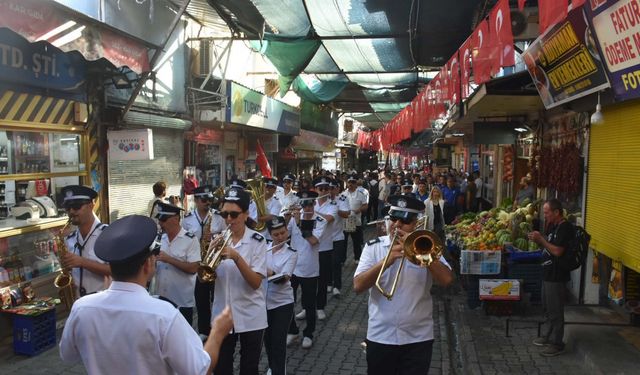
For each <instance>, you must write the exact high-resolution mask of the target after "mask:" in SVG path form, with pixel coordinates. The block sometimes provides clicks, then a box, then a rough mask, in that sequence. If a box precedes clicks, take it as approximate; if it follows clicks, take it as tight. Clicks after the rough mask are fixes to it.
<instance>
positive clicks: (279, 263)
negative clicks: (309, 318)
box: [263, 214, 298, 375]
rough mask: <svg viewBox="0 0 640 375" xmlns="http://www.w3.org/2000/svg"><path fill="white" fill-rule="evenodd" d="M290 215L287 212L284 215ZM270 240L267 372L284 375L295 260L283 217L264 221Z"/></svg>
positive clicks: (291, 309)
mask: <svg viewBox="0 0 640 375" xmlns="http://www.w3.org/2000/svg"><path fill="white" fill-rule="evenodd" d="M288 215H289V216H290V214H288ZM266 224H267V228H268V229H269V233H270V234H271V238H272V239H273V241H272V242H271V250H270V251H267V276H268V277H269V279H268V281H267V280H265V281H263V283H264V284H265V285H264V286H265V288H266V290H267V321H268V323H269V326H268V327H267V329H266V331H265V333H264V344H265V349H266V351H267V358H268V360H269V369H270V370H271V375H285V374H286V370H285V369H286V362H287V331H288V330H289V325H290V324H291V320H292V319H293V303H294V300H293V288H292V287H291V281H290V279H291V275H293V270H294V269H295V266H296V262H297V261H298V254H297V252H296V250H294V249H293V248H291V246H289V244H288V243H287V240H288V239H289V231H288V230H287V222H286V220H285V218H284V217H282V216H276V217H274V218H273V219H271V220H270V221H267V223H266Z"/></svg>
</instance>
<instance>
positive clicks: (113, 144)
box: [107, 129, 153, 161]
mask: <svg viewBox="0 0 640 375" xmlns="http://www.w3.org/2000/svg"><path fill="white" fill-rule="evenodd" d="M107 140H108V142H109V160H112V161H119V160H153V131H152V130H151V129H141V130H117V131H108V132H107Z"/></svg>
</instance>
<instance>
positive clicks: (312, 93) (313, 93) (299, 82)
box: [291, 76, 348, 104]
mask: <svg viewBox="0 0 640 375" xmlns="http://www.w3.org/2000/svg"><path fill="white" fill-rule="evenodd" d="M347 84H348V82H347V81H346V80H345V81H326V82H325V81H319V80H317V79H315V78H312V77H309V76H298V77H297V78H296V79H295V80H294V81H293V84H292V86H291V88H292V89H293V91H294V92H295V93H296V94H298V96H299V97H300V98H301V99H302V100H305V101H308V102H311V103H315V104H321V103H328V102H331V101H333V100H334V99H335V98H336V97H337V96H338V95H340V93H341V92H342V90H344V88H345V86H347Z"/></svg>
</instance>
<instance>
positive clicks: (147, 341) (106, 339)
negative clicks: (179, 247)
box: [60, 215, 233, 375]
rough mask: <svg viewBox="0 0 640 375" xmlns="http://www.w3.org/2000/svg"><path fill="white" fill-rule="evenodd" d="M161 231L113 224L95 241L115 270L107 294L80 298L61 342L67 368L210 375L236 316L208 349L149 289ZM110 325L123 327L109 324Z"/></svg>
mask: <svg viewBox="0 0 640 375" xmlns="http://www.w3.org/2000/svg"><path fill="white" fill-rule="evenodd" d="M156 235H157V226H156V224H155V222H154V221H153V220H152V219H151V218H149V217H146V216H141V215H130V216H125V217H123V218H121V219H118V220H116V221H114V222H113V223H112V224H111V226H109V227H108V228H106V229H105V230H104V231H103V233H102V235H101V236H100V237H99V238H98V239H97V240H96V244H95V254H96V256H97V257H99V259H101V260H102V261H104V262H108V263H109V267H110V271H111V273H112V275H113V283H111V286H110V287H109V289H108V290H106V291H104V292H102V293H96V294H93V295H90V296H87V297H84V298H81V299H79V300H78V301H76V303H74V305H73V307H72V308H71V313H70V314H69V318H68V319H67V322H66V324H65V326H64V331H63V333H62V338H61V340H60V357H61V358H62V360H63V361H65V362H74V361H79V360H82V362H83V364H84V367H85V369H86V370H87V372H88V373H89V374H110V373H114V374H128V373H137V374H157V375H162V374H167V375H168V374H210V373H211V370H212V368H213V367H214V366H215V364H216V361H217V358H218V351H219V349H220V345H221V343H222V339H223V338H224V337H225V336H226V335H227V334H228V333H229V330H230V329H231V327H232V326H233V321H232V318H231V313H230V311H229V309H228V308H227V309H225V311H224V312H223V313H222V314H221V315H220V316H218V317H216V319H215V320H214V322H213V323H212V329H211V334H210V335H209V338H208V339H207V341H206V343H205V344H204V347H203V344H202V341H200V339H199V338H198V335H197V334H196V333H195V332H194V330H193V329H192V328H191V327H190V326H189V324H187V322H186V320H184V319H183V318H182V316H181V315H180V313H179V312H178V310H177V309H175V308H174V307H173V306H171V305H170V304H169V303H167V302H164V301H161V300H158V299H156V298H152V297H151V296H150V295H149V293H148V292H147V291H146V289H145V288H146V285H147V283H148V282H149V280H151V277H152V276H153V275H154V274H155V264H156V256H157V255H158V253H159V251H160V249H159V246H158V244H157V242H156V241H155V239H156ZM106 322H120V324H110V325H109V326H108V327H106V328H105V323H106Z"/></svg>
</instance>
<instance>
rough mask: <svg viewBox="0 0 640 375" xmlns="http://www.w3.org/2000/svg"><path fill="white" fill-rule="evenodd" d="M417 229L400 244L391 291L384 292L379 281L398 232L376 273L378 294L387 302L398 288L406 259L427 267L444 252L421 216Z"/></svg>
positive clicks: (438, 239) (438, 240)
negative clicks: (399, 254)
mask: <svg viewBox="0 0 640 375" xmlns="http://www.w3.org/2000/svg"><path fill="white" fill-rule="evenodd" d="M416 227H417V228H419V227H422V229H418V230H414V231H413V232H411V233H409V235H408V236H407V237H406V238H405V239H404V241H403V242H402V252H403V254H402V259H401V260H400V266H399V267H398V270H397V271H396V275H395V277H394V279H393V283H392V284H391V290H390V291H386V290H384V289H383V288H382V286H381V285H380V280H381V279H382V274H383V273H384V270H385V268H386V266H387V263H388V262H389V256H390V255H391V249H392V248H393V245H395V243H396V241H397V240H398V232H397V231H395V232H394V234H393V237H392V239H391V244H390V245H389V251H388V252H387V255H386V256H385V258H384V262H383V263H382V268H381V269H380V272H379V273H378V277H377V278H376V288H377V289H378V291H380V294H382V295H383V296H385V297H386V298H387V299H388V300H389V301H391V299H392V298H393V295H394V294H395V292H396V288H397V286H398V281H399V280H400V273H401V272H402V269H403V267H404V261H405V259H408V260H409V262H411V263H413V264H415V265H417V266H420V267H424V268H426V267H428V266H429V265H431V263H432V262H433V261H435V260H437V259H439V258H440V257H441V256H442V253H443V251H444V243H443V242H442V240H441V239H440V237H438V235H437V234H435V233H434V232H432V231H430V230H427V229H426V228H427V217H426V216H423V217H421V218H420V219H419V220H418V225H416Z"/></svg>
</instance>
